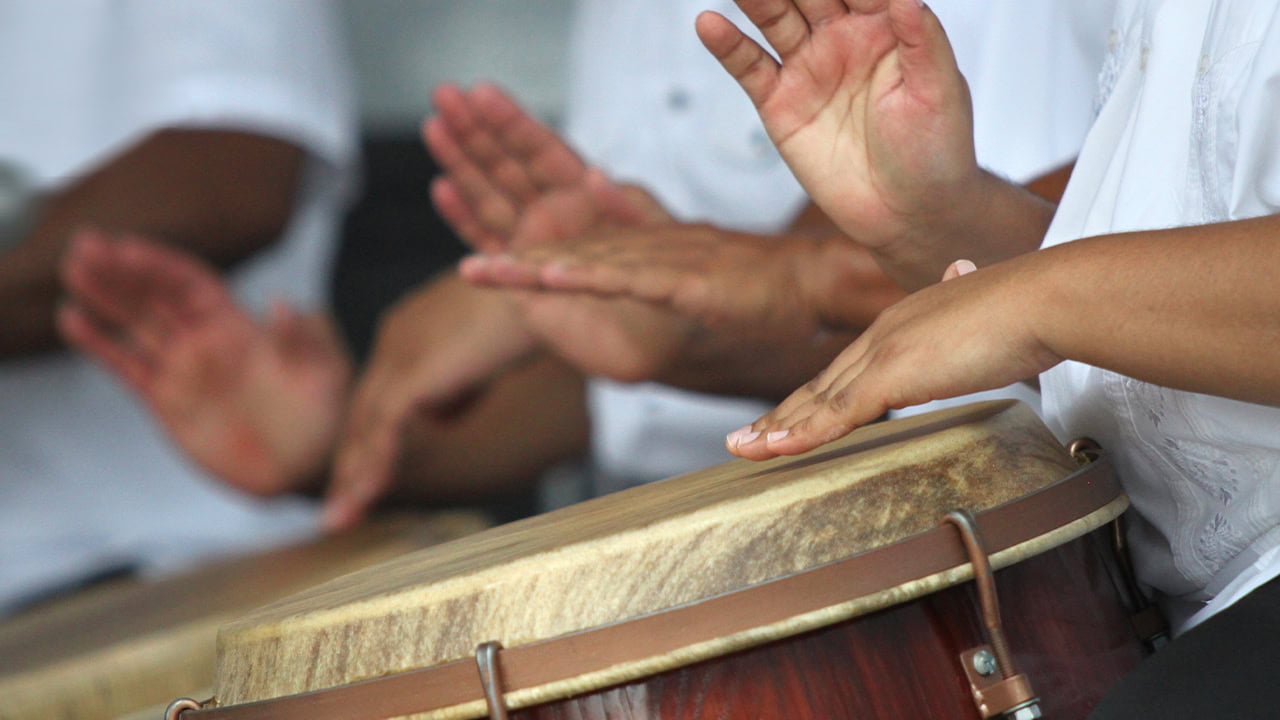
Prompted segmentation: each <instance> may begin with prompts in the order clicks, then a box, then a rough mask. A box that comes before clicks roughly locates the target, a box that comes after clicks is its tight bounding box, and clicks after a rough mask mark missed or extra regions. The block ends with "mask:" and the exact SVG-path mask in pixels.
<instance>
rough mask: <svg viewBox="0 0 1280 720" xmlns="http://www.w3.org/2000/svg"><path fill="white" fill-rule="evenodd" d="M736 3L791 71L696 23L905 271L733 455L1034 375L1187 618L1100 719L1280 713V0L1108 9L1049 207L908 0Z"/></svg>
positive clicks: (748, 431) (840, 219) (835, 196)
mask: <svg viewBox="0 0 1280 720" xmlns="http://www.w3.org/2000/svg"><path fill="white" fill-rule="evenodd" d="M740 4H741V5H743V6H744V8H752V10H751V11H749V12H750V13H751V14H752V17H753V20H754V21H756V22H757V23H758V24H760V25H761V27H762V28H764V27H767V28H768V29H764V30H763V32H764V36H765V38H766V39H767V41H768V43H769V44H770V45H771V46H772V48H773V50H774V51H776V52H777V54H778V55H777V56H778V57H780V58H781V60H780V63H779V62H778V61H775V60H774V59H773V58H772V57H771V56H770V55H769V54H768V53H766V51H765V50H764V49H763V48H762V47H761V46H760V45H757V44H756V43H755V42H753V41H751V40H750V39H748V38H747V37H746V36H744V35H742V33H741V32H740V31H739V30H737V29H736V28H734V27H733V26H732V24H730V23H729V22H728V21H726V20H725V19H724V18H723V17H720V16H717V15H714V14H706V15H704V16H702V17H700V18H699V21H698V31H699V35H700V36H701V38H702V40H703V42H704V43H705V44H706V46H707V47H708V48H709V49H710V50H711V52H712V53H713V54H714V55H715V56H716V57H717V58H719V59H720V61H721V63H722V64H723V65H724V67H725V68H726V70H728V71H729V73H730V74H732V75H733V76H734V77H736V78H737V79H738V81H739V83H740V84H741V85H742V87H743V89H744V90H745V91H746V92H747V94H748V96H750V97H751V99H752V100H753V102H754V103H755V104H756V106H757V109H758V110H759V111H760V114H761V117H762V118H763V119H764V121H765V125H766V126H767V127H768V128H769V132H770V136H771V137H772V138H773V139H774V140H775V142H777V143H778V147H779V149H780V151H781V153H782V155H783V157H784V158H785V159H786V161H787V163H788V165H789V166H790V167H791V168H792V169H793V170H794V171H795V172H796V175H797V177H798V178H799V179H800V180H801V182H802V183H804V184H805V186H806V187H807V188H808V189H809V190H810V192H811V193H812V195H813V197H814V198H815V200H816V201H817V202H818V204H819V206H820V207H822V208H823V209H824V210H825V211H826V212H827V213H828V214H829V215H830V216H831V217H832V218H833V219H834V220H835V221H836V222H837V223H838V224H839V225H840V227H841V228H842V229H843V230H845V231H846V232H847V233H848V234H849V235H850V236H851V237H854V238H857V239H858V240H859V241H860V242H861V243H862V244H863V245H864V246H865V247H867V248H868V249H869V250H870V251H871V252H872V253H873V255H874V256H875V257H876V259H877V261H878V262H879V263H880V265H881V266H882V267H883V268H884V269H885V270H886V272H888V273H889V274H890V276H892V277H894V278H895V279H897V280H898V281H899V282H901V283H903V284H904V286H906V287H909V288H921V289H920V290H919V291H918V292H916V293H914V294H913V295H911V296H910V297H909V298H908V299H906V300H904V301H903V302H901V303H899V304H897V305H895V306H894V307H893V308H891V309H890V310H888V311H886V312H885V313H883V314H882V315H881V316H880V318H879V319H878V320H877V321H876V322H875V323H874V324H873V325H872V326H871V328H870V329H868V330H867V331H866V332H865V333H864V334H863V335H862V336H861V337H860V338H859V339H858V340H857V341H856V342H855V343H853V344H852V345H850V347H849V348H848V349H847V350H845V351H844V352H843V353H842V354H841V355H840V356H839V357H838V358H837V359H836V361H835V362H834V363H833V364H832V365H831V366H830V367H829V368H828V369H827V370H825V371H823V372H822V373H821V374H819V375H818V376H817V378H815V379H814V380H813V381H812V382H811V383H809V384H807V385H805V386H804V387H802V388H801V389H799V390H797V391H796V392H795V393H794V394H793V395H791V396H790V397H789V398H788V399H787V400H785V401H784V402H783V403H782V404H781V405H779V406H778V407H777V408H776V409H774V410H772V411H771V412H769V413H767V414H765V415H764V416H763V417H762V418H760V419H759V420H757V421H756V422H754V423H752V424H750V425H748V426H746V427H743V428H742V429H740V430H737V431H735V432H733V433H731V434H730V435H729V436H728V438H727V443H728V447H729V449H730V450H731V451H732V452H734V453H736V454H738V455H741V456H742V457H746V458H752V459H765V458H769V457H773V456H776V455H780V454H784V455H789V454H794V453H800V452H804V451H806V450H809V449H812V448H815V447H818V446H819V445H821V444H822V443H824V442H827V441H830V440H832V439H834V438H837V437H840V436H841V435H844V434H845V433H847V432H849V431H850V430H851V429H852V428H854V427H856V426H858V425H861V424H864V423H866V422H868V421H870V420H872V419H873V418H875V417H877V416H879V415H880V414H882V413H883V412H884V411H885V410H887V409H892V408H898V407H904V406H908V405H912V404H916V403H921V402H924V401H927V400H931V399H934V398H940V397H950V396H954V395H959V394H962V393H967V392H972V391H975V390H982V389H985V388H991V387H997V386H999V385H1001V384H1004V383H1007V382H1010V381H1012V380H1016V379H1019V378H1033V377H1035V376H1037V375H1039V378H1040V384H1041V387H1042V389H1043V392H1044V409H1045V413H1046V420H1047V422H1049V423H1050V425H1051V426H1052V427H1054V429H1055V430H1056V431H1057V432H1059V433H1060V434H1061V436H1062V438H1064V439H1065V438H1070V437H1078V436H1081V435H1088V436H1092V437H1094V438H1095V439H1097V440H1099V441H1101V443H1102V444H1103V446H1104V447H1107V448H1109V449H1110V452H1111V454H1112V456H1113V457H1114V459H1115V461H1116V463H1117V465H1118V467H1119V469H1120V476H1121V477H1122V479H1123V480H1124V481H1125V483H1126V488H1127V490H1128V493H1129V495H1130V497H1131V499H1132V501H1133V507H1134V510H1135V512H1134V513H1133V516H1134V517H1133V523H1132V531H1131V542H1132V546H1133V548H1134V550H1135V553H1136V556H1137V557H1136V561H1137V564H1138V571H1139V575H1140V578H1141V579H1142V580H1143V581H1144V582H1145V583H1147V584H1148V585H1149V586H1150V587H1151V588H1152V589H1154V590H1155V591H1156V592H1158V593H1159V594H1160V595H1161V597H1162V599H1163V602H1164V604H1165V606H1166V608H1167V610H1168V611H1169V615H1170V618H1171V620H1172V621H1173V623H1174V626H1175V628H1174V629H1175V632H1177V633H1178V634H1180V637H1179V638H1178V639H1177V640H1175V641H1174V642H1173V643H1172V644H1171V645H1170V646H1169V647H1168V648H1167V649H1166V650H1164V651H1162V652H1160V653H1158V654H1157V655H1156V656H1155V657H1154V658H1153V659H1151V660H1149V661H1148V662H1147V663H1146V664H1144V665H1143V666H1142V667H1141V669H1140V670H1139V671H1137V672H1136V673H1134V675H1133V676H1131V677H1130V678H1128V679H1126V680H1125V681H1124V682H1122V683H1121V685H1120V686H1119V687H1118V688H1117V689H1116V691H1115V692H1114V693H1113V694H1112V695H1111V696H1110V697H1109V699H1108V700H1106V701H1104V702H1103V703H1102V705H1101V706H1100V707H1099V708H1098V709H1097V711H1096V712H1095V713H1094V717H1095V718H1139V717H1142V718H1146V717H1151V718H1157V717H1158V718H1164V719H1168V718H1193V717H1194V718H1204V717H1223V716H1227V715H1229V716H1232V717H1268V716H1271V715H1273V714H1274V712H1275V710H1274V708H1275V707H1276V706H1277V704H1280V698H1278V697H1277V694H1278V693H1277V690H1276V685H1275V683H1274V682H1273V681H1272V678H1271V676H1272V673H1273V669H1274V667H1275V665H1276V662H1277V660H1278V659H1280V616H1278V615H1277V608H1280V581H1276V580H1274V578H1275V577H1276V576H1277V575H1278V574H1280V527H1278V526H1277V520H1280V506H1278V505H1277V502H1278V501H1277V500H1276V493H1275V492H1274V490H1273V485H1274V483H1275V482H1276V481H1277V480H1278V479H1280V478H1278V477H1277V476H1278V475H1280V410H1277V409H1276V407H1275V406H1276V404H1277V403H1280V370H1278V368H1280V362H1277V360H1278V359H1280V358H1278V357H1277V352H1278V348H1280V337H1278V336H1277V330H1276V328H1277V327H1280V324H1278V322H1277V319H1278V318H1280V292H1277V290H1276V284H1275V281H1274V277H1273V275H1274V268H1275V267H1277V265H1278V264H1280V244H1277V243H1276V242H1275V240H1274V238H1275V236H1276V235H1277V233H1280V217H1278V216H1277V215H1276V213H1277V209H1278V207H1277V206H1278V205H1280V191H1278V190H1277V189H1278V188H1280V156H1277V155H1276V148H1277V147H1280V138H1278V137H1277V133H1280V126H1278V125H1277V124H1276V123H1275V117H1276V112H1277V105H1278V104H1280V94H1278V93H1277V91H1276V89H1275V87H1276V77H1277V75H1278V74H1280V52H1278V50H1277V49H1278V48H1280V6H1278V4H1277V3H1274V2H1258V3H1232V2H1195V3H1181V2H1160V1H1159V0H1156V1H1153V2H1125V3H1121V6H1120V8H1119V11H1118V13H1117V15H1116V19H1115V25H1114V29H1113V31H1112V33H1111V42H1110V48H1109V50H1108V53H1107V58H1106V62H1105V64H1104V66H1103V67H1104V70H1103V73H1102V76H1101V82H1100V89H1101V97H1100V98H1099V103H1098V108H1099V110H1098V115H1097V119H1096V121H1095V124H1094V126H1093V129H1092V130H1091V131H1090V134H1089V136H1088V138H1087V139H1086V142H1085V145H1084V148H1083V150H1082V153H1081V155H1080V158H1079V160H1078V161H1077V164H1076V167H1075V171H1074V174H1073V175H1072V179H1071V182H1070V184H1069V186H1068V187H1067V190H1066V194H1065V196H1064V197H1063V199H1062V202H1061V204H1060V205H1058V206H1056V207H1055V206H1054V205H1053V204H1050V203H1046V202H1044V201H1043V200H1041V199H1038V198H1035V197H1032V196H1031V195H1029V194H1027V193H1026V192H1024V191H1022V190H1021V189H1020V188H1017V187H1015V186H1013V185H1010V184H1009V183H1007V182H1005V181H1003V180H1001V179H1000V178H998V177H996V176H994V175H992V174H990V173H987V172H984V171H982V170H981V169H979V167H978V166H977V165H976V163H975V162H974V156H973V149H972V140H971V133H972V130H971V125H970V122H971V121H970V115H969V112H970V110H969V105H968V102H967V97H966V92H965V89H964V85H963V82H962V80H961V78H960V75H959V74H958V72H957V70H956V67H955V62H954V59H953V56H952V53H951V51H950V49H949V47H948V43H947V40H946V37H945V35H944V34H943V32H942V31H941V29H940V26H939V24H938V22H937V19H936V17H935V16H934V15H933V13H932V12H930V11H929V10H928V9H927V8H925V7H924V5H923V3H920V2H917V1H914V0H891V1H890V2H885V3H879V4H876V5H875V9H874V10H871V11H867V12H866V13H865V14H864V13H862V12H858V11H852V10H849V9H848V8H847V7H845V4H842V3H837V2H794V3H793V2H790V1H789V0H769V2H753V3H746V2H743V3H740ZM766 20H768V21H769V22H768V24H767V25H766V23H765V21H766ZM852 35H857V36H858V37H859V38H864V40H863V41H862V42H860V43H851V42H846V41H845V38H847V37H850V36H852ZM865 38H870V39H869V40H866V39H865ZM868 99H873V100H874V102H868ZM848 128H857V129H858V132H857V133H856V134H855V133H851V132H849V131H848V130H847V129H848ZM596 250H597V251H599V248H596ZM537 260H538V262H535V263H531V266H532V270H533V271H539V272H542V273H543V276H544V279H545V278H546V276H547V275H548V273H549V274H550V275H551V279H553V280H554V279H556V277H555V276H556V275H557V273H559V275H560V279H561V280H562V281H563V276H564V275H565V274H566V273H565V272H564V270H563V268H564V263H566V262H570V261H572V262H576V263H578V265H577V266H576V270H575V272H576V273H577V276H578V279H577V280H576V281H575V282H574V283H572V284H574V285H575V286H576V287H579V288H588V289H589V288H590V287H591V286H592V284H593V283H597V284H599V283H600V282H601V281H599V279H598V278H602V277H610V276H611V274H610V273H609V272H608V271H607V270H608V266H609V262H608V261H605V262H603V263H595V268H594V269H592V265H593V262H594V261H590V260H589V259H587V258H583V257H574V256H571V255H563V256H559V257H550V256H543V257H541V258H537ZM629 262H636V260H634V259H632V260H629ZM548 263H560V265H559V266H556V265H554V264H552V265H551V270H550V271H548V270H547V267H546V264H548ZM529 269H530V268H528V267H526V268H525V270H526V271H528V270H529ZM612 276H616V273H613V274H612ZM593 277H595V278H597V279H595V280H592V279H591V278H593ZM583 278H586V279H583ZM939 278H942V280H943V282H942V283H940V284H934V283H935V281H936V280H938V279H939ZM552 284H554V283H552ZM562 284H564V283H562ZM597 289H601V288H597ZM608 290H609V292H611V293H616V292H618V287H616V286H611V287H609V288H608ZM630 291H631V292H636V289H635V288H630ZM838 300H839V299H838V298H832V301H833V302H838Z"/></svg>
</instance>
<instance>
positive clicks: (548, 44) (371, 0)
mask: <svg viewBox="0 0 1280 720" xmlns="http://www.w3.org/2000/svg"><path fill="white" fill-rule="evenodd" d="M656 1H661V0H656ZM345 2H346V12H347V16H348V20H349V22H350V26H351V27H350V29H351V38H352V45H353V54H354V59H355V64H356V70H357V73H358V75H359V85H360V94H361V103H362V106H363V116H364V122H365V127H366V129H367V130H368V131H370V132H375V133H388V134H404V133H415V132H416V129H417V126H418V123H419V122H420V121H421V120H422V118H423V116H425V115H426V114H427V113H429V112H430V93H431V88H433V87H435V86H436V85H437V84H438V83H440V82H444V81H454V82H461V83H470V82H474V81H476V80H492V81H495V82H498V83H499V84H501V85H503V86H504V87H507V88H508V89H510V90H511V91H513V92H514V93H515V94H516V96H517V97H518V98H519V99H520V100H521V102H523V103H524V104H525V105H526V106H527V107H529V108H531V109H532V110H533V111H534V112H536V113H538V114H539V115H540V116H541V117H543V118H544V119H546V120H549V121H552V122H554V121H555V119H556V117H557V116H558V114H559V110H560V107H561V104H562V101H563V97H564V64H565V42H566V38H567V36H568V22H569V14H570V11H571V8H572V5H573V0H345Z"/></svg>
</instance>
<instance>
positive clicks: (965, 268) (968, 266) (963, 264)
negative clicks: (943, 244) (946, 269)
mask: <svg viewBox="0 0 1280 720" xmlns="http://www.w3.org/2000/svg"><path fill="white" fill-rule="evenodd" d="M977 269H978V266H977V265H974V264H973V261H972V260H957V261H956V274H957V275H968V274H969V273H971V272H973V271H974V270H977Z"/></svg>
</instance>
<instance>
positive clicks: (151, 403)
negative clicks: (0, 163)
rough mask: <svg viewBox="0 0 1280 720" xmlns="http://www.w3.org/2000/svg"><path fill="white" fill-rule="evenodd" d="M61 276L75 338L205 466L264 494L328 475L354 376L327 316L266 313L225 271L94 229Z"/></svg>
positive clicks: (68, 331)
mask: <svg viewBox="0 0 1280 720" xmlns="http://www.w3.org/2000/svg"><path fill="white" fill-rule="evenodd" d="M61 274H62V278H63V282H64V284H65V286H66V290H67V291H68V293H69V294H70V301H69V303H68V304H67V305H65V306H64V307H63V308H62V309H61V310H60V311H59V315H58V324H59V328H60V330H61V332H62V334H63V336H64V337H65V338H66V339H67V341H68V342H69V343H71V344H72V345H73V346H75V347H77V348H79V349H81V350H82V351H84V352H85V353H87V354H88V355H90V356H92V357H94V358H95V359H96V360H98V361H99V362H101V363H102V364H103V365H105V366H106V367H107V368H108V369H110V370H111V371H112V372H113V373H115V375H116V376H117V377H119V378H120V379H121V380H122V381H123V382H124V383H125V384H126V385H128V386H129V387H130V388H131V389H132V390H133V391H134V392H136V393H137V394H138V396H139V397H140V398H141V399H142V400H143V401H144V402H145V403H146V405H147V407H148V408H149V409H150V410H151V412H152V413H153V414H154V416H155V417H156V419H157V420H158V421H159V422H160V424H161V425H162V426H163V427H164V428H165V430H166V431H167V432H168V434H169V435H170V436H171V437H172V438H173V440H174V441H175V442H176V443H177V445H178V446H179V447H181V448H182V449H183V450H184V451H185V452H186V453H187V455H188V456H189V457H190V458H191V459H192V460H194V461H195V462H196V463H197V464H199V465H200V466H202V467H204V468H205V469H207V470H208V471H209V472H211V473H213V474H214V475H216V476H217V477H219V478H221V479H223V480H224V481H226V482H227V483H228V484H230V485H232V486H233V487H236V488H239V489H241V490H243V491H245V492H249V493H253V494H256V495H274V494H278V493H283V492H287V491H292V490H298V489H300V488H301V486H303V485H305V484H307V483H310V482H312V481H314V480H317V479H318V478H319V477H320V474H321V472H322V470H323V469H324V467H325V465H326V463H327V462H328V459H329V453H330V450H331V448H332V443H333V439H334V437H335V435H336V433H337V429H338V426H339V422H340V416H341V413H342V410H343V407H344V404H345V399H346V391H347V386H348V383H349V381H350V374H351V370H350V366H349V364H348V360H347V358H346V354H345V352H344V351H343V349H342V347H341V344H340V342H339V340H338V339H337V335H336V333H335V332H334V330H333V328H332V326H331V325H330V324H329V323H328V321H327V320H326V319H324V318H322V317H319V316H315V317H302V316H299V315H298V314H297V313H296V312H295V311H293V310H292V309H290V308H288V307H286V306H284V305H278V306H277V307H276V308H275V310H274V312H273V316H272V318H271V319H270V320H269V321H268V322H265V323H262V322H258V321H255V319H254V318H252V317H250V316H249V315H248V314H247V313H245V312H244V311H243V310H242V309H241V308H240V307H239V306H238V305H237V304H236V302H235V300H234V299H233V298H232V297H231V296H230V294H229V293H228V292H227V289H226V286H225V285H224V284H223V282H222V280H221V278H220V277H219V276H218V275H217V273H216V272H215V271H214V270H212V269H211V268H208V267H206V266H204V265H203V264H202V263H200V262H199V261H197V260H195V259H194V258H192V257H191V256H189V255H186V254H183V253H181V252H179V251H176V250H173V249H171V248H167V247H164V246H161V245H158V244H155V243H152V242H149V241H147V240H144V239H142V238H138V237H132V236H130V237H122V238H119V239H116V238H111V237H108V236H106V235H105V234H103V233H99V232H93V231H82V232H80V233H79V234H78V235H77V237H76V238H75V239H74V241H73V243H72V245H71V247H70V249H69V250H68V253H67V255H66V256H65V258H64V260H63V263H62V268H61Z"/></svg>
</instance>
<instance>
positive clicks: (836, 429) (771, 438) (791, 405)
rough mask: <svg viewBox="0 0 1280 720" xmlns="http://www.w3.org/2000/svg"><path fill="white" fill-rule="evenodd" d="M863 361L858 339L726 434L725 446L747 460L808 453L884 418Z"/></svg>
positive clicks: (865, 359) (861, 342)
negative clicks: (754, 417) (797, 386)
mask: <svg viewBox="0 0 1280 720" xmlns="http://www.w3.org/2000/svg"><path fill="white" fill-rule="evenodd" d="M868 367H869V357H868V356H867V354H866V343H865V341H864V340H862V339H861V338H860V339H859V340H857V341H855V342H854V343H853V344H852V345H850V346H849V348H848V349H846V350H845V351H844V352H843V353H841V354H840V356H839V357H837V358H836V360H835V361H834V362H833V363H832V364H831V367H829V368H827V369H826V370H824V371H823V372H822V373H820V374H819V375H818V377H816V378H814V379H813V380H812V381H810V382H809V383H807V384H805V385H804V386H803V387H801V388H800V389H798V390H796V391H795V392H794V393H792V394H791V395H790V396H788V397H787V398H786V399H785V400H783V401H782V403H781V404H779V405H778V407H777V408H775V409H774V410H772V411H770V412H769V413H767V414H766V415H764V416H763V417H761V418H760V419H759V420H757V421H756V422H754V423H752V424H751V425H748V426H746V427H743V428H739V429H738V430H735V431H733V432H732V433H729V435H728V436H726V438H725V447H726V448H728V450H729V452H731V453H733V454H734V455H737V456H739V457H743V458H747V459H750V460H767V459H769V458H772V457H776V456H778V455H796V454H799V453H803V452H808V451H810V450H813V449H814V448H817V447H819V446H821V445H823V444H825V443H828V442H831V441H833V440H836V439H837V438H840V437H842V436H844V435H847V434H848V433H850V432H852V431H853V430H854V429H855V428H857V427H860V426H861V425H865V424H866V423H869V422H871V421H873V420H875V419H876V418H878V417H880V416H881V415H882V414H884V412H885V410H886V409H887V408H886V407H885V403H884V401H883V400H882V399H879V398H878V396H877V395H875V394H873V393H871V392H869V391H868V390H866V388H869V387H872V386H874V383H871V382H868V381H867V377H866V376H867V371H868Z"/></svg>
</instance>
